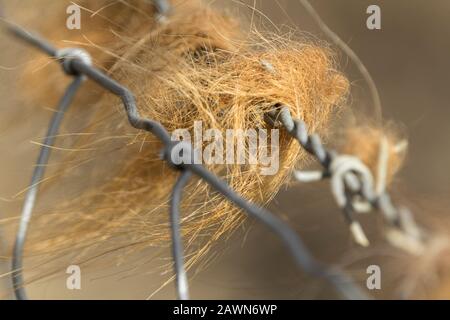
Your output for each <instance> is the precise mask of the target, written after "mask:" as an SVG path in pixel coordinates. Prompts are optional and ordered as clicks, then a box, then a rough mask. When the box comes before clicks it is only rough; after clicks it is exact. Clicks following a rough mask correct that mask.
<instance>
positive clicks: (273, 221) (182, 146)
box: [2, 0, 425, 300]
mask: <svg viewBox="0 0 450 320" xmlns="http://www.w3.org/2000/svg"><path fill="white" fill-rule="evenodd" d="M155 4H156V7H157V8H158V9H159V10H161V11H160V12H161V13H162V14H166V13H167V12H168V10H169V7H167V6H166V5H167V3H166V1H164V0H162V1H156V2H155ZM2 22H3V25H4V26H5V27H6V29H7V31H9V32H10V33H11V34H12V35H14V36H15V37H17V38H19V39H21V40H23V41H24V42H26V43H28V44H29V45H32V46H34V47H35V48H37V49H39V50H40V51H42V52H43V53H46V54H47V55H49V56H50V57H52V58H54V59H56V60H57V61H59V63H60V64H61V65H62V68H63V71H64V72H65V73H66V74H67V75H70V76H72V77H73V78H74V80H73V82H72V83H71V84H70V85H69V86H68V87H67V89H66V91H65V93H64V95H63V98H62V99H61V101H60V102H59V105H58V108H57V112H56V114H55V115H54V117H53V118H52V120H51V121H50V125H49V129H48V133H47V138H45V140H44V143H43V146H42V148H41V151H40V155H39V158H38V161H37V163H38V165H37V166H36V168H35V170H34V173H33V177H32V180H31V184H30V188H29V189H28V192H27V194H26V196H25V201H24V206H23V209H22V213H21V218H20V223H19V228H18V232H17V235H16V240H15V245H14V250H13V263H12V279H13V288H14V292H15V295H16V298H17V299H20V300H25V299H27V294H26V290H25V287H24V279H23V249H24V245H25V241H26V236H27V231H28V226H29V223H30V219H31V217H32V212H33V208H34V204H35V202H36V198H37V193H38V188H39V182H40V181H41V180H42V178H43V177H44V174H45V167H46V166H45V165H46V164H47V163H48V160H49V157H50V153H51V147H52V146H53V144H54V140H55V136H56V134H57V132H58V130H59V127H60V125H61V122H62V120H63V116H64V112H65V111H66V110H67V109H68V108H69V106H70V105H71V103H72V101H73V98H74V96H75V94H76V93H77V92H78V91H79V90H80V87H81V84H82V83H83V82H84V81H85V80H87V79H89V80H91V81H93V82H95V83H97V84H98V85H100V86H101V87H103V88H104V89H105V90H107V91H109V92H110V93H112V94H114V95H116V96H118V97H120V98H121V100H122V103H123V105H124V108H125V110H126V113H127V116H128V121H129V123H130V125H131V126H132V127H134V128H136V129H139V130H144V131H147V132H150V133H152V134H153V135H155V136H156V137H157V138H158V139H159V140H160V141H161V142H162V144H163V150H162V159H163V160H165V161H167V162H168V163H169V164H170V165H171V167H172V168H173V169H174V170H178V171H180V176H179V178H178V180H177V182H176V184H175V185H174V188H173V191H172V194H171V200H170V223H171V238H172V251H173V260H174V273H175V280H176V281H175V282H176V288H177V294H178V298H179V299H183V300H184V299H189V289H188V279H187V275H186V270H185V267H184V249H183V244H182V239H181V233H180V203H181V200H182V192H183V190H184V189H185V187H186V186H187V183H188V181H189V180H190V179H191V177H192V176H193V175H195V176H197V177H199V178H200V179H202V180H203V181H205V182H206V183H207V184H209V185H210V186H211V187H212V188H213V189H215V190H216V191H217V192H219V193H220V194H221V195H222V196H223V197H225V198H226V199H227V200H228V201H230V202H232V203H233V204H234V205H236V206H237V207H239V208H241V209H242V210H243V211H244V212H246V213H247V214H248V215H249V216H250V217H253V218H255V219H256V220H258V221H260V222H261V223H263V224H264V225H265V226H266V227H268V228H269V229H270V230H271V231H272V232H274V233H275V234H276V235H277V236H278V237H279V238H280V239H281V240H282V242H283V243H284V245H285V246H286V247H287V249H288V250H289V251H290V253H291V255H292V257H293V259H294V261H295V263H296V264H297V266H298V267H299V268H301V269H302V270H304V271H305V272H307V273H308V274H310V275H312V276H316V277H322V278H324V279H325V280H327V281H328V282H329V283H330V284H331V285H332V286H333V287H334V288H335V289H336V290H337V291H338V292H339V293H340V294H341V295H342V297H344V298H346V299H369V298H370V297H369V296H368V295H367V294H366V293H365V292H364V291H363V290H362V289H361V288H360V287H359V286H358V285H356V284H355V283H354V281H353V279H352V278H351V277H349V276H348V275H347V274H346V273H344V272H343V271H341V270H340V269H339V268H337V267H335V266H326V265H324V264H322V263H320V262H319V261H317V260H316V259H315V258H314V257H313V256H312V255H311V254H310V252H309V251H308V250H307V248H306V246H305V245H304V243H303V241H302V240H301V238H300V237H299V235H298V234H297V233H296V232H295V231H294V230H293V229H292V228H291V227H290V226H289V225H288V224H287V223H286V222H284V221H283V220H281V219H280V218H278V217H277V216H276V215H274V214H272V213H271V212H269V211H268V210H267V209H265V208H262V207H260V206H257V205H255V204H253V203H251V202H249V201H247V200H245V199H244V198H242V197H241V196H240V195H238V194H237V193H236V192H235V191H233V190H232V189H231V188H230V187H229V185H228V184H227V183H226V182H225V181H223V180H221V179H220V178H219V177H217V176H216V175H214V174H213V173H211V172H210V171H208V170H207V169H206V168H205V167H203V166H202V165H199V164H195V161H193V160H194V159H193V157H194V150H193V149H192V146H191V145H190V144H188V143H186V142H177V141H172V140H171V137H170V134H169V132H168V131H167V130H166V129H165V128H164V127H163V126H162V125H161V124H160V123H159V122H157V121H154V120H151V119H146V118H143V117H141V115H140V114H139V111H138V108H137V105H136V102H135V98H134V95H133V93H132V92H131V91H129V90H128V89H127V88H126V87H124V86H122V85H121V84H119V83H118V82H116V81H115V80H114V79H112V78H110V77H109V76H107V75H105V74H104V73H102V72H101V71H100V70H98V69H97V68H95V67H94V66H93V65H92V60H91V58H90V56H89V54H88V53H87V52H85V51H84V50H82V49H78V48H64V49H57V48H55V47H53V46H52V45H51V44H50V43H49V42H47V41H46V40H45V39H43V38H41V37H40V36H38V35H36V34H34V33H31V32H29V31H27V30H25V29H24V28H22V27H20V26H18V25H16V24H14V23H12V22H9V21H6V20H4V19H3V20H2ZM267 120H268V121H269V122H271V123H272V124H273V125H277V124H278V123H279V124H281V125H282V126H283V127H284V129H285V130H286V131H287V132H289V133H290V134H291V135H292V137H293V138H294V139H296V140H297V141H298V142H299V143H300V145H301V146H302V147H303V148H304V149H305V150H306V151H307V152H309V153H310V154H312V155H313V156H315V158H316V159H317V160H318V162H319V163H320V164H321V165H322V166H323V168H324V171H323V172H312V173H304V172H296V177H297V178H298V179H299V180H301V181H311V180H318V179H323V178H327V177H328V178H331V184H332V190H333V194H334V196H335V198H336V201H337V203H338V205H339V207H340V208H342V209H343V212H344V215H345V217H346V219H347V220H348V221H349V223H350V229H351V231H352V234H353V235H354V237H355V240H356V241H357V242H358V243H360V244H362V245H367V244H368V241H367V238H366V237H365V235H364V232H363V230H362V228H361V226H360V225H359V223H358V222H357V221H356V219H355V218H354V217H353V214H354V213H355V212H361V211H363V210H362V209H361V208H362V206H358V205H357V204H358V203H360V202H361V199H362V200H363V202H365V204H366V205H367V204H368V205H370V206H371V208H372V209H378V210H380V211H381V212H382V213H383V215H384V217H385V218H386V219H387V221H388V223H389V225H390V226H391V227H392V228H393V230H396V231H398V233H397V236H396V237H392V239H394V238H395V239H397V240H398V239H399V236H398V235H399V234H401V235H402V236H403V238H401V240H398V241H392V242H397V243H396V244H397V245H399V244H401V243H403V244H404V243H406V242H408V243H409V242H411V241H416V242H422V241H423V240H424V238H425V234H424V232H423V231H422V230H421V229H420V228H418V227H417V225H416V224H415V223H414V221H413V220H412V218H411V215H410V214H409V212H408V211H407V210H405V209H397V208H396V207H394V206H393V205H392V203H391V201H390V198H389V196H388V194H387V193H386V192H385V189H384V187H383V188H381V191H380V190H377V191H379V192H378V193H377V192H375V191H374V179H373V177H372V174H371V172H370V170H369V169H368V168H367V167H366V166H365V165H364V164H363V163H362V162H361V161H360V160H359V159H357V158H355V157H351V156H347V155H339V154H338V153H337V152H335V151H328V150H326V149H325V148H324V146H323V144H322V143H321V140H320V138H319V136H317V135H315V134H313V135H309V133H308V130H307V126H306V124H305V123H304V122H303V121H302V120H300V119H293V118H292V116H291V114H290V112H289V108H288V107H287V106H278V107H277V110H274V111H273V112H271V113H269V114H268V115H267ZM185 152H186V154H185ZM186 155H187V156H188V158H190V159H191V160H192V161H183V160H182V159H186V157H184V156H186ZM381 171H383V170H381ZM357 200H358V201H359V202H358V201H357ZM366 207H367V206H366Z"/></svg>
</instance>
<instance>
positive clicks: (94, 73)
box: [6, 23, 369, 299]
mask: <svg viewBox="0 0 450 320" xmlns="http://www.w3.org/2000/svg"><path fill="white" fill-rule="evenodd" d="M6 26H7V29H8V30H9V31H10V32H12V34H14V35H15V36H16V37H18V38H20V39H22V40H24V41H25V42H27V43H28V44H30V45H33V46H35V47H36V48H38V49H40V50H41V51H43V52H45V53H47V54H48V55H50V56H52V57H55V58H59V59H60V62H61V63H62V65H63V69H64V71H65V72H66V73H67V74H69V75H72V76H75V77H79V76H81V75H84V76H85V77H87V78H89V79H90V80H92V81H94V82H96V83H97V84H98V85H100V86H101V87H103V88H104V89H106V90H108V91H109V92H111V93H113V94H115V95H117V96H119V97H120V98H121V99H122V102H123V104H124V108H125V110H126V112H127V116H128V120H129V123H130V124H131V126H133V127H134V128H136V129H141V130H145V131H147V132H150V133H152V134H154V135H155V136H156V137H157V138H159V139H160V140H161V142H162V143H163V145H164V155H165V156H164V159H165V160H166V161H168V162H169V163H171V164H172V165H173V166H174V167H177V168H179V169H182V170H185V171H188V172H191V173H193V174H195V175H196V176H198V177H199V178H201V179H203V180H204V181H205V182H207V183H208V184H209V185H210V186H211V187H213V188H214V189H215V190H217V191H218V192H219V193H220V194H222V195H223V196H224V197H225V198H226V199H228V200H229V201H230V202H232V203H234V204H235V205H236V206H238V207H240V208H242V209H243V210H244V211H245V212H246V213H247V214H248V215H249V216H251V217H253V218H255V219H257V220H258V221H260V222H261V223H263V224H264V225H266V226H267V227H268V228H269V229H270V230H271V231H272V232H274V233H275V234H276V235H277V236H278V237H279V238H280V239H281V240H282V241H283V243H284V245H285V246H286V247H287V249H288V250H289V251H290V253H291V255H292V257H293V258H294V261H295V262H296V264H297V266H298V267H299V268H301V269H303V270H304V271H305V272H307V273H309V274H311V275H314V276H318V277H322V278H324V279H325V280H326V281H328V282H329V283H330V284H331V285H332V286H334V288H335V289H336V290H337V291H338V292H339V293H340V294H341V296H342V297H344V298H346V299H369V297H368V296H367V295H366V294H365V293H364V292H363V291H362V289H360V288H359V286H357V285H356V284H355V283H354V282H353V281H352V279H351V278H350V277H348V276H347V275H346V274H345V273H344V272H342V271H341V270H339V269H338V268H331V267H328V266H325V265H322V264H321V263H319V262H318V261H316V260H315V258H314V257H313V256H312V255H311V254H310V253H309V252H308V250H307V249H306V247H305V245H304V244H303V242H302V240H301V239H300V237H299V236H298V235H297V234H296V233H295V232H294V231H293V230H292V229H291V228H290V227H289V226H288V225H287V224H286V223H285V222H283V221H282V220H281V219H280V218H278V217H277V216H275V215H273V214H272V213H271V212H269V211H268V210H266V209H264V208H261V207H259V206H256V205H254V204H252V203H250V202H248V201H246V200H245V199H243V198H242V197H241V196H239V195H238V194H236V193H235V192H234V191H233V190H232V189H231V188H230V187H229V186H228V185H227V183H226V182H224V181H223V180H221V179H220V178H218V177H217V176H215V175H214V174H212V173H211V172H209V171H208V170H207V169H205V168H204V167H203V166H201V165H197V164H192V163H193V162H191V163H183V164H181V165H175V163H176V162H174V161H173V159H172V156H171V155H172V154H173V152H172V151H173V150H174V148H177V147H179V142H174V141H172V140H171V138H170V135H169V133H168V132H167V130H166V129H165V128H164V127H163V126H162V125H161V124H160V123H158V122H156V121H153V120H150V119H145V118H142V117H141V116H140V114H139V112H138V109H137V106H136V103H135V98H134V96H133V94H132V93H131V92H130V91H129V90H128V89H127V88H126V87H124V86H122V85H121V84H119V83H117V82H116V81H115V80H113V79H111V78H110V77H108V76H107V75H105V74H104V73H102V72H101V71H99V70H98V69H96V68H95V67H93V66H91V65H90V64H88V63H86V61H85V56H81V55H78V56H77V52H76V51H72V54H66V55H63V56H61V55H60V54H58V53H59V52H60V51H58V50H57V49H55V48H53V47H52V46H51V44H49V43H47V42H46V41H45V40H43V39H42V38H40V37H38V36H35V35H34V34H32V33H30V32H28V31H26V30H24V29H22V28H21V27H19V26H17V25H14V24H11V23H8V24H6ZM78 53H79V52H78ZM72 93H73V91H72V90H70V91H68V92H67V93H66V95H70V96H71V94H72ZM66 100H67V99H66ZM66 100H65V101H66ZM314 146H315V144H314V143H313V144H312V145H309V144H308V145H307V148H310V149H311V148H315V147H314ZM184 150H185V151H186V152H189V153H190V154H191V155H193V152H192V147H191V146H189V148H185V149H184ZM316 153H317V154H320V152H316ZM320 157H321V160H322V161H326V159H325V158H324V156H320ZM185 178H186V175H183V181H182V182H183V183H182V182H180V181H179V183H178V186H177V187H176V190H175V191H174V194H175V196H176V195H177V194H179V192H181V190H182V189H183V187H184V179H185ZM33 190H37V189H33ZM35 196H36V194H34V195H33V203H34V198H35ZM173 204H174V206H173V208H175V207H177V204H178V200H177V199H175V200H173ZM30 209H31V208H30ZM174 210H175V211H176V209H172V214H173V213H177V212H174ZM31 212H32V211H31V210H28V211H27V213H26V214H25V215H22V217H21V220H20V224H21V225H22V227H21V229H20V230H22V231H21V233H20V235H19V236H18V242H19V246H17V250H14V261H16V263H15V264H14V268H15V272H14V286H15V289H16V291H15V292H16V296H17V298H18V299H25V298H26V294H25V289H24V288H23V277H22V254H23V245H24V241H25V236H26V231H27V226H28V224H29V221H30V218H31ZM176 216H177V215H175V217H176ZM172 219H173V218H172ZM173 222H175V223H174V225H175V224H177V223H176V221H175V220H174V219H173ZM172 232H173V239H174V240H176V241H175V243H174V246H173V248H174V249H173V251H174V260H175V261H176V267H175V269H176V273H178V272H180V271H181V270H182V268H181V266H182V257H183V252H182V247H181V245H179V244H180V242H179V239H180V236H179V230H176V229H175V230H173V231H172ZM177 243H178V244H177ZM177 278H178V290H179V292H178V296H179V297H180V298H182V297H186V296H187V286H186V284H185V282H184V281H185V280H184V276H183V274H181V275H178V276H177ZM184 290H186V291H184Z"/></svg>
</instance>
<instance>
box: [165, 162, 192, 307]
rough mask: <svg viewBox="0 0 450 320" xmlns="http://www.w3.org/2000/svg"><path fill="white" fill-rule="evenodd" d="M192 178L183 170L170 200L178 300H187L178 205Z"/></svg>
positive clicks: (186, 282) (187, 288)
mask: <svg viewBox="0 0 450 320" xmlns="http://www.w3.org/2000/svg"><path fill="white" fill-rule="evenodd" d="M191 177H192V172H190V171H187V170H183V171H181V175H180V177H179V178H178V181H177V182H176V183H175V186H174V188H173V192H172V196H171V199H170V220H171V221H170V222H171V232H172V251H173V258H174V269H175V277H176V279H175V282H176V286H177V292H178V298H179V299H180V300H189V284H188V280H187V275H186V270H185V268H184V254H183V251H184V250H183V243H182V239H181V232H180V216H181V215H180V203H181V197H182V193H183V189H184V188H185V187H186V185H187V183H188V182H189V180H190V179H191Z"/></svg>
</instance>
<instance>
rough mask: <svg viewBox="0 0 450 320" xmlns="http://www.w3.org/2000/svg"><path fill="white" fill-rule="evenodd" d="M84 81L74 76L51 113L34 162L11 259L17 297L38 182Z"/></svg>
mask: <svg viewBox="0 0 450 320" xmlns="http://www.w3.org/2000/svg"><path fill="white" fill-rule="evenodd" d="M83 81H84V76H76V77H75V79H74V80H73V82H72V83H71V84H70V85H69V87H68V88H67V90H66V93H65V94H64V96H63V98H62V99H61V101H60V103H59V105H58V109H57V111H56V113H55V114H54V115H53V118H52V120H51V121H50V125H49V128H48V132H47V135H46V138H45V139H44V142H43V144H42V148H41V151H40V154H39V158H38V160H37V163H36V167H35V169H34V172H33V176H32V178H31V183H30V188H29V189H28V191H27V193H26V196H25V200H24V205H23V209H22V214H21V217H20V224H19V229H18V231H17V235H16V241H15V244H14V251H13V259H12V271H13V272H12V279H13V286H14V291H15V294H16V296H17V298H18V299H20V300H25V299H27V295H26V292H25V289H24V287H23V274H22V269H23V249H24V244H25V240H26V236H27V231H28V225H29V222H30V219H31V215H32V213H33V208H34V205H35V203H36V197H37V193H38V190H39V184H40V182H41V180H42V178H43V177H44V174H45V169H46V165H47V163H48V159H49V157H50V153H51V148H52V146H53V144H54V141H55V137H56V135H57V134H58V131H59V127H60V125H61V122H62V120H63V118H64V113H65V112H66V111H67V109H68V108H69V107H70V105H71V103H72V101H73V98H74V96H75V94H76V93H77V91H78V89H79V88H80V86H81V84H82V82H83Z"/></svg>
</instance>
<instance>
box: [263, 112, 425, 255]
mask: <svg viewBox="0 0 450 320" xmlns="http://www.w3.org/2000/svg"><path fill="white" fill-rule="evenodd" d="M269 120H270V121H271V122H272V123H273V124H275V123H276V122H279V123H281V124H282V125H283V127H284V128H285V129H286V130H287V131H288V132H289V133H290V134H291V136H292V137H294V138H295V139H296V140H297V141H298V142H299V143H300V145H301V146H302V147H303V148H304V149H305V150H306V151H308V152H309V153H310V154H311V155H313V156H314V157H315V158H316V159H317V161H318V162H319V163H320V164H321V165H322V167H323V169H324V171H323V172H319V174H317V173H313V174H311V173H309V174H306V175H305V174H297V175H296V176H297V178H298V179H299V180H302V178H303V177H305V178H306V179H305V180H304V181H306V182H310V181H311V180H312V179H311V177H314V178H316V179H317V180H321V179H324V178H331V186H332V191H333V194H334V196H335V198H336V202H337V204H338V206H339V207H340V208H341V209H342V210H343V213H344V216H345V218H346V219H347V221H348V222H349V224H350V230H351V231H352V234H353V236H354V238H355V241H356V242H357V243H359V244H361V245H363V246H366V245H368V240H367V238H366V236H365V234H364V231H363V230H362V227H361V226H360V224H359V223H358V222H357V221H356V220H355V219H354V217H353V213H354V212H358V211H359V210H358V206H356V200H360V199H359V198H362V200H364V201H365V204H367V205H369V206H371V208H372V209H378V210H380V211H381V213H382V214H383V216H384V218H385V220H386V221H387V223H388V225H389V226H390V228H392V229H393V230H396V231H398V232H399V233H400V234H401V236H402V239H401V241H396V243H393V244H394V245H397V246H401V247H402V248H403V249H405V248H410V247H411V246H410V243H411V242H414V244H421V243H422V244H423V243H425V242H426V240H427V237H428V235H427V232H426V231H425V230H423V229H421V228H420V227H419V226H418V225H417V224H416V223H415V221H414V220H413V218H412V216H411V214H409V212H408V211H407V210H405V209H402V208H397V207H395V206H394V205H393V203H392V202H391V199H390V197H389V195H388V194H387V193H386V190H384V187H383V188H381V189H380V190H375V188H376V187H375V185H374V181H373V177H372V173H371V172H370V170H369V169H368V168H367V166H366V165H364V164H363V163H362V162H361V161H360V160H359V159H358V158H356V157H353V156H349V155H339V154H338V153H337V152H336V151H329V150H326V149H325V147H324V146H323V144H322V142H321V140H320V138H319V137H318V136H317V135H316V134H312V135H309V133H308V127H307V125H306V123H305V122H304V121H302V120H300V119H293V118H292V115H291V112H290V110H289V107H287V106H279V108H278V110H274V111H272V112H270V113H269ZM382 146H383V145H382ZM382 149H383V150H384V151H385V152H387V148H382ZM381 158H383V157H381ZM381 165H385V161H382V162H381ZM382 171H383V170H382ZM407 242H409V244H408V243H407ZM413 247H417V246H416V245H414V246H413Z"/></svg>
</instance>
